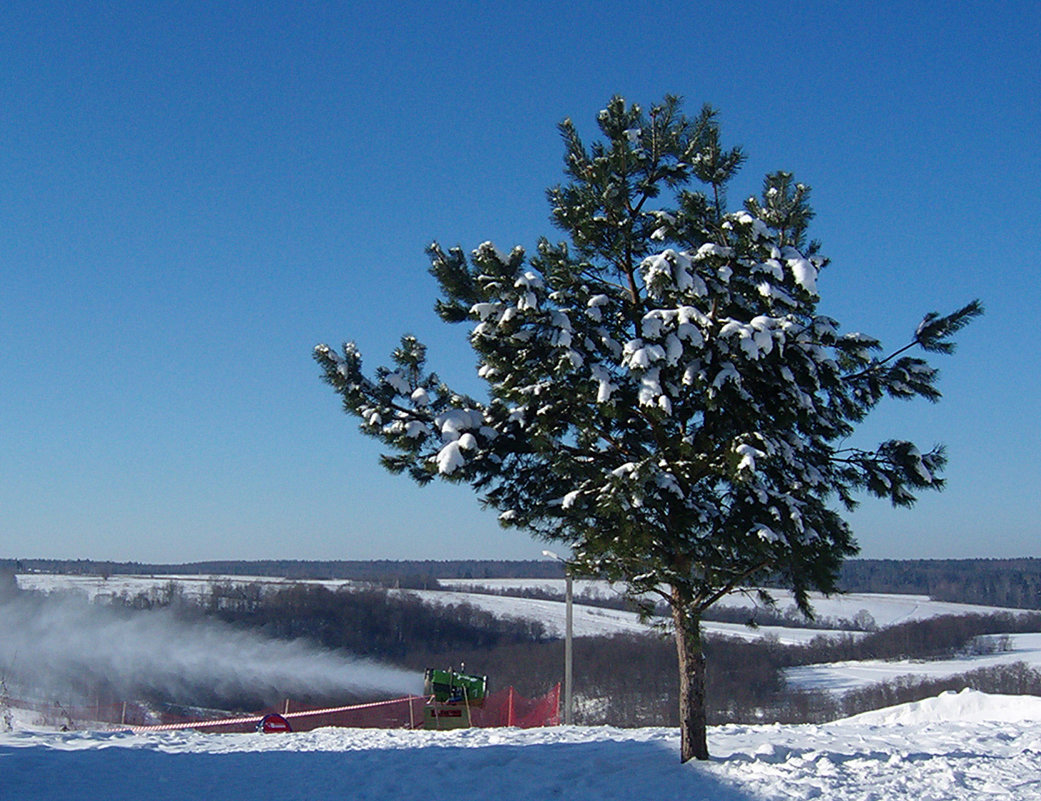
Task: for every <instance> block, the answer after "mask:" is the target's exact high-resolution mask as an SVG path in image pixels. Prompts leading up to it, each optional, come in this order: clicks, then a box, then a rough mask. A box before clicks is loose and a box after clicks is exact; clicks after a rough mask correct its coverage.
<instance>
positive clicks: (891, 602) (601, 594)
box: [441, 579, 1025, 628]
mask: <svg viewBox="0 0 1041 801" xmlns="http://www.w3.org/2000/svg"><path fill="white" fill-rule="evenodd" d="M441 585H442V586H444V587H446V588H451V589H456V590H476V589H480V588H482V587H483V588H486V589H489V590H493V591H499V590H522V589H539V590H543V591H546V592H552V593H556V594H558V595H563V594H564V579H444V580H442V581H441ZM573 590H574V594H575V596H576V598H580V597H581V596H582V595H588V596H591V597H596V598H616V597H619V596H620V594H621V593H620V591H619V588H618V587H615V586H613V585H611V584H609V583H608V582H606V581H586V580H582V579H577V580H575V582H574V588H573ZM770 594H771V595H773V597H774V599H775V600H776V601H777V607H778V609H779V610H780V611H785V610H788V609H790V608H793V607H794V606H795V600H794V599H793V597H792V594H791V592H789V591H787V590H770ZM810 599H811V603H812V606H813V609H814V612H815V613H816V616H817V617H818V618H819V619H821V620H822V621H827V620H841V619H846V620H852V619H853V618H854V617H855V616H856V615H857V613H858V612H861V611H864V612H867V613H868V614H869V615H871V617H872V618H874V620H875V623H876V624H877V625H878V627H879V628H885V627H887V626H894V625H896V624H897V623H906V622H908V621H912V620H925V619H927V618H931V617H939V616H940V615H972V614H977V615H987V614H993V613H995V612H1022V611H1025V610H1022V609H1008V608H1005V607H998V606H980V605H976V604H960V603H953V602H949V601H934V600H932V599H931V598H929V596H927V595H903V594H897V593H857V592H853V593H843V594H840V595H832V596H830V597H825V596H823V595H821V594H820V593H819V592H812V593H810ZM755 604H756V600H755V596H754V594H753V593H750V592H732V593H730V594H729V595H727V596H725V597H724V598H723V599H722V600H721V601H720V602H719V606H729V607H740V608H746V609H751V608H752V607H753V606H754V605H755Z"/></svg>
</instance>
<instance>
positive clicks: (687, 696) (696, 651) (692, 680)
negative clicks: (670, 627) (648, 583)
mask: <svg viewBox="0 0 1041 801" xmlns="http://www.w3.org/2000/svg"><path fill="white" fill-rule="evenodd" d="M672 595H673V598H672V620H673V623H674V624H675V629H676V653H677V655H678V656H679V674H680V761H681V762H686V761H687V760H689V759H708V738H707V731H706V729H707V721H706V717H705V654H704V652H703V651H702V650H701V617H700V615H698V614H697V613H696V612H693V611H691V610H690V608H689V604H687V603H684V602H683V601H682V599H680V598H679V597H678V595H679V594H678V593H677V592H676V591H675V590H673V593H672Z"/></svg>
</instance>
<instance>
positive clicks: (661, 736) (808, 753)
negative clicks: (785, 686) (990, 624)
mask: <svg viewBox="0 0 1041 801" xmlns="http://www.w3.org/2000/svg"><path fill="white" fill-rule="evenodd" d="M709 745H710V749H711V750H712V753H713V758H712V760H711V761H710V762H708V763H688V764H686V765H681V764H679V758H678V755H679V736H678V734H677V732H676V731H675V730H672V729H660V728H648V729H631V730H621V729H614V728H610V727H573V726H568V727H557V728H552V729H536V730H526V731H524V730H517V729H471V730H464V731H455V732H422V731H387V730H368V729H320V730H317V731H313V732H306V733H300V734H289V735H259V734H257V735H253V734H224V735H214V734H202V733H199V732H185V731H182V732H167V733H162V734H150V735H135V734H128V733H99V732H93V733H91V732H88V733H41V732H27V731H20V732H14V733H8V734H0V775H2V776H3V787H4V798H10V799H59V798H60V799H88V798H89V799H95V798H108V799H123V798H127V799H129V798H142V797H147V798H151V799H157V800H161V799H175V798H176V799H183V798H225V797H226V798H240V797H247V796H248V795H251V794H263V795H267V794H272V795H276V796H277V797H279V798H281V799H286V800H287V801H292V799H309V801H322V799H334V798H335V799H343V798H351V799H391V798H428V799H434V801H438V800H439V799H445V801H466V800H467V799H486V798H489V797H494V798H496V799H497V801H513V800H514V799H518V801H519V799H526V800H527V799H546V798H567V799H574V801H586V799H588V800H589V801H592V800H593V799H597V801H601V800H605V801H609V800H610V799H625V801H638V800H639V799H662V800H665V799H691V800H695V799H706V800H707V799H711V800H712V801H773V800H775V799H776V800H777V801H781V800H782V799H784V800H786V801H788V800H790V801H801V800H802V799H815V798H824V799H829V801H853V799H857V800H858V801H860V800H866V799H877V800H878V801H882V800H883V799H884V800H885V801H931V800H933V799H936V800H937V801H939V799H944V800H945V801H961V799H966V800H967V799H980V798H986V797H994V798H998V799H1017V801H1018V800H1022V801H1030V800H1031V799H1041V699H1032V698H1020V697H1012V696H987V695H983V694H982V693H975V692H972V691H964V692H962V693H958V694H954V693H947V694H944V695H941V696H939V697H938V698H935V699H928V700H927V701H921V702H918V703H916V704H906V705H903V706H902V707H894V708H892V709H890V710H882V711H880V712H872V713H868V714H867V715H861V716H858V717H856V718H850V719H847V720H842V721H836V722H834V723H830V724H826V725H823V726H780V725H771V726H723V727H719V728H713V729H711V730H710V731H709Z"/></svg>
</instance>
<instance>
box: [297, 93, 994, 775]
mask: <svg viewBox="0 0 1041 801" xmlns="http://www.w3.org/2000/svg"><path fill="white" fill-rule="evenodd" d="M598 123H599V128H600V131H601V133H602V136H603V139H602V141H597V142H595V143H594V144H592V145H590V146H589V147H587V146H586V145H585V144H584V143H583V142H582V140H581V139H580V138H579V135H578V132H577V131H576V128H575V126H574V125H573V124H572V123H571V121H570V120H565V121H564V122H563V123H562V124H561V126H560V132H561V134H562V136H563V140H564V143H565V147H566V156H565V172H566V175H567V182H566V183H564V184H562V185H560V186H557V187H554V188H552V189H550V190H549V192H548V198H549V201H550V204H551V206H552V219H553V221H554V223H555V224H556V226H557V227H558V228H560V229H561V230H562V231H563V232H564V233H565V234H566V235H567V241H565V242H559V243H552V242H550V241H549V240H548V239H542V240H541V241H539V243H538V249H537V253H535V254H534V255H532V256H530V257H529V256H528V255H527V254H526V253H525V252H524V250H523V249H521V248H519V247H516V248H514V249H513V250H512V251H510V252H509V253H503V252H501V251H499V250H498V249H496V247H495V246H494V245H492V244H491V243H489V242H485V243H484V244H482V245H480V246H478V247H477V249H476V250H474V251H473V252H472V253H471V254H470V255H469V258H468V257H467V255H466V254H464V252H463V251H462V250H461V249H458V248H453V249H450V250H447V251H446V250H444V249H442V248H441V247H440V246H439V245H438V244H436V243H435V244H433V245H431V246H430V248H429V256H430V259H431V272H432V273H433V275H434V276H435V278H436V279H437V281H438V283H439V284H440V287H441V292H442V297H441V298H440V299H439V300H438V301H437V304H436V309H437V312H438V314H439V315H440V316H441V318H442V319H443V320H444V321H446V322H449V323H466V324H467V325H468V326H469V327H470V334H469V341H470V344H471V345H472V347H473V349H474V351H475V352H476V353H477V355H478V362H479V369H478V374H479V375H480V377H481V378H483V379H484V380H485V382H486V383H487V387H488V397H487V398H486V399H481V400H478V399H474V398H471V397H467V396H466V395H463V394H460V393H457V392H454V391H453V390H451V389H450V388H449V387H447V386H446V385H445V384H444V383H442V382H441V381H440V380H439V379H438V377H437V376H436V374H434V373H431V372H428V371H427V368H426V362H425V349H424V347H423V345H422V344H420V343H419V342H418V341H416V339H415V338H413V337H411V336H405V337H404V338H402V340H401V345H400V347H399V348H397V349H396V350H395V351H394V353H393V356H392V359H393V366H391V367H380V368H378V369H377V370H376V373H375V376H374V377H367V376H366V375H365V374H364V373H363V371H362V363H361V357H360V355H359V353H358V351H357V349H356V348H355V347H354V345H353V344H347V345H345V346H344V348H343V351H342V353H337V352H335V351H334V350H332V349H330V348H329V347H327V346H325V345H319V346H318V347H317V348H316V351H315V358H316V359H317V361H318V362H319V363H320V364H321V366H322V367H323V369H324V378H325V380H326V381H328V382H329V383H330V384H331V385H332V386H333V387H334V388H335V390H336V391H337V392H338V393H339V394H340V395H342V397H343V403H344V408H345V410H346V411H347V412H348V413H350V414H352V415H356V416H358V417H360V418H361V420H362V423H361V430H362V431H363V432H364V433H366V434H368V435H370V436H373V437H376V438H377V439H379V440H381V441H382V442H383V443H384V444H385V445H387V446H388V447H389V449H390V451H391V453H390V454H388V455H386V456H384V457H383V464H384V465H385V467H387V468H388V469H389V470H391V471H393V472H395V473H407V474H408V475H409V476H411V477H412V478H413V479H415V480H416V481H418V482H420V483H425V482H428V481H431V480H433V479H434V478H443V479H446V480H449V481H455V482H466V483H468V484H470V485H471V486H472V487H473V488H474V490H475V491H476V492H477V493H479V495H480V497H481V498H482V500H483V502H484V503H485V504H487V505H488V506H490V507H492V508H494V509H496V510H498V512H499V520H500V521H501V522H502V524H503V525H505V526H515V527H518V528H523V529H527V530H528V531H530V532H533V533H534V534H535V535H536V536H538V537H540V538H544V539H546V540H554V541H559V542H563V543H564V544H565V545H567V546H568V547H569V548H570V549H571V558H570V561H571V569H572V570H573V571H574V572H575V573H576V574H583V575H595V576H601V577H604V578H608V579H611V580H615V581H620V582H623V583H624V585H625V586H626V587H627V591H628V592H629V594H630V595H631V596H632V597H633V598H634V599H643V601H644V602H645V603H649V602H647V601H646V599H647V598H656V597H660V598H662V599H664V600H665V601H666V602H667V603H668V604H669V607H670V608H671V610H672V622H673V631H674V636H675V641H676V647H677V653H678V658H679V674H680V690H681V691H680V720H681V729H682V755H681V756H682V759H683V760H687V759H690V758H692V757H696V758H699V759H705V758H707V757H708V748H707V743H706V728H705V698H704V656H703V652H702V647H701V616H702V613H703V612H704V611H705V610H706V609H707V608H708V607H709V606H711V605H712V604H713V603H715V602H716V601H718V600H719V599H720V598H722V597H723V596H724V595H725V594H727V593H728V592H730V591H732V590H734V589H735V588H739V587H745V586H754V585H755V584H756V582H758V581H763V580H764V579H766V578H769V579H771V580H773V581H775V582H776V581H781V582H783V583H784V584H785V585H786V586H787V587H790V588H791V590H793V592H794V597H795V600H796V603H797V604H798V606H799V608H800V609H802V610H803V611H804V612H806V613H810V611H811V610H810V606H809V601H808V593H809V591H811V590H820V591H823V592H825V593H827V592H831V591H834V590H835V589H836V577H837V572H838V569H839V566H840V564H841V562H842V560H843V558H845V557H847V556H850V555H852V554H854V553H855V552H856V546H855V543H854V540H853V537H852V534H851V531H850V529H849V526H848V525H847V523H846V522H845V521H844V520H843V518H842V515H841V514H840V512H839V511H837V508H845V509H847V510H850V509H852V508H853V507H854V506H855V505H856V503H857V496H858V494H863V493H868V494H873V495H876V496H882V497H885V498H888V499H889V500H890V501H891V502H892V503H893V504H895V505H898V506H910V505H911V504H912V503H913V502H914V500H915V495H916V493H917V492H919V491H921V490H926V489H932V490H938V489H940V488H942V486H943V480H942V478H941V477H940V471H941V469H942V467H943V465H944V461H945V459H944V454H943V450H942V449H941V448H939V447H938V448H935V449H933V450H931V451H928V452H925V453H923V452H921V451H919V450H918V449H917V448H916V447H915V446H914V445H913V444H912V443H910V442H904V441H896V440H892V441H888V442H884V443H882V444H881V445H879V446H878V448H877V449H875V450H862V449H854V448H846V447H843V445H842V443H843V442H844V441H845V440H846V438H847V437H849V435H850V434H852V433H853V431H854V428H855V426H856V424H857V423H859V422H860V421H862V420H863V419H864V418H865V416H866V415H867V414H868V412H869V411H870V410H871V409H872V408H874V407H875V406H876V405H877V404H878V403H879V401H880V400H881V399H882V398H883V397H885V396H890V397H894V398H913V397H924V398H926V399H927V400H930V401H935V400H937V399H938V398H939V392H938V391H937V389H936V387H935V382H936V378H937V373H936V371H935V370H934V369H933V368H931V367H930V366H929V365H928V364H927V363H926V362H925V361H924V360H922V359H920V358H917V357H914V356H911V355H908V354H906V353H905V352H906V351H907V350H909V349H910V348H912V347H917V348H920V349H922V350H925V351H932V352H935V353H948V352H950V351H951V350H952V348H953V345H952V343H951V339H950V337H951V335H952V334H953V333H955V332H956V331H957V330H959V329H960V328H961V327H963V326H964V325H965V324H966V323H968V322H969V321H970V320H971V319H972V318H973V317H975V316H977V315H978V314H980V313H981V312H982V308H981V306H980V304H979V303H978V302H975V301H974V302H972V303H970V304H969V305H967V306H965V307H964V308H962V309H960V310H958V311H956V312H954V313H953V314H950V315H946V316H940V315H938V314H929V315H927V316H926V317H925V319H924V320H923V321H922V323H921V324H920V325H919V326H918V328H917V329H916V331H915V332H914V334H913V336H912V337H911V338H910V341H909V343H908V344H907V346H905V347H903V348H900V349H899V350H897V351H896V352H895V353H893V354H891V355H889V356H883V355H882V354H883V351H882V349H881V345H880V343H879V342H878V341H877V340H875V339H872V338H870V337H868V336H865V335H863V334H841V333H840V332H839V324H838V323H837V322H836V321H835V320H832V319H829V318H828V317H824V316H821V315H818V314H817V312H816V306H817V302H818V300H819V296H818V289H817V284H818V279H819V276H820V274H821V272H822V271H823V270H824V269H825V267H826V266H827V263H828V262H827V259H825V258H823V257H822V256H821V255H820V253H819V246H818V244H817V243H816V242H812V241H809V240H808V239H807V229H808V226H809V223H810V221H811V219H812V217H813V212H812V210H811V208H810V205H809V197H810V190H809V188H808V187H806V186H805V185H803V184H801V183H797V182H796V181H795V180H794V179H793V177H792V175H791V174H790V173H786V172H776V173H773V174H771V175H768V176H766V178H765V179H764V182H763V189H762V194H761V196H760V197H758V198H749V199H748V200H747V201H746V202H745V204H744V207H743V208H742V209H740V210H737V211H728V210H727V199H726V195H727V193H726V190H727V187H728V184H729V183H730V181H731V179H732V178H733V177H734V175H735V173H736V172H737V170H738V169H739V167H740V166H741V164H742V162H743V161H744V155H743V153H742V151H741V150H740V149H739V148H731V149H726V148H724V147H723V146H722V144H721V143H720V132H719V125H718V122H717V116H716V112H715V111H714V110H713V109H711V108H709V107H705V108H704V109H702V111H701V112H700V113H699V114H698V115H697V116H696V117H694V118H692V119H691V118H688V117H686V116H685V115H684V114H683V113H682V112H681V107H680V101H679V100H678V98H675V97H666V98H665V100H664V101H663V102H662V103H661V104H660V105H657V106H654V107H653V108H652V109H651V110H650V112H649V114H645V113H644V112H643V111H642V110H641V108H640V107H639V106H637V105H627V104H626V103H625V101H624V100H623V99H622V98H619V97H616V98H614V99H612V100H611V101H610V103H609V104H608V105H607V108H606V109H604V110H603V111H601V112H600V114H599V118H598Z"/></svg>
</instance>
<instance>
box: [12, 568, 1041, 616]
mask: <svg viewBox="0 0 1041 801" xmlns="http://www.w3.org/2000/svg"><path fill="white" fill-rule="evenodd" d="M0 570H7V571H9V572H11V571H14V572H46V573H70V574H87V575H100V576H106V575H164V574H184V575H199V574H217V575H229V576H243V575H251V576H273V577H280V578H287V579H291V580H304V579H343V580H354V581H369V582H374V583H378V584H383V585H386V586H401V587H411V588H413V589H434V588H435V587H436V580H437V579H439V578H440V579H491V578H536V579H539V578H563V575H564V574H563V572H562V569H561V566H560V564H559V563H558V562H553V561H549V560H536V559H532V560H526V561H513V560H505V559H501V560H500V559H455V560H444V561H440V560H429V559H428V560H374V561H366V560H339V561H306V560H292V559H286V560H279V559H268V560H258V561H243V560H219V561H210V562H189V563H184V564H151V563H144V562H105V561H93V560H89V559H74V560H70V559H0ZM839 587H840V588H841V589H842V591H843V592H892V593H907V594H914V595H926V596H929V597H930V598H933V599H935V600H938V601H954V602H959V603H975V604H985V605H989V606H1004V607H1014V608H1021V609H1041V559H852V560H848V561H846V562H845V563H844V564H843V566H842V571H841V577H840V580H839ZM759 622H761V623H763V622H766V621H765V620H764V619H762V618H760V619H759Z"/></svg>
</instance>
